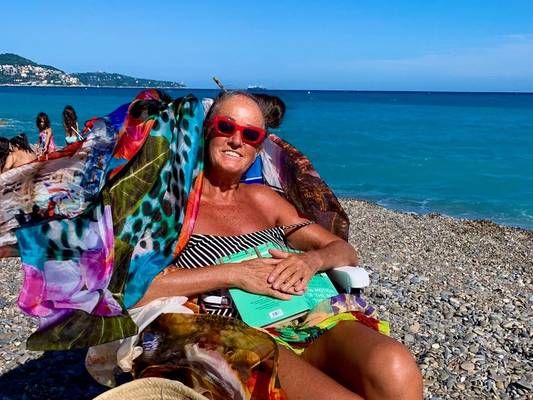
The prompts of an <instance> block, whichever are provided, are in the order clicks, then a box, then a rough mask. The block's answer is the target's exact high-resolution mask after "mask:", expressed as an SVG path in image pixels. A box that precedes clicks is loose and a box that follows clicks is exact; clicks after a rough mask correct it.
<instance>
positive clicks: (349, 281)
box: [328, 267, 370, 293]
mask: <svg viewBox="0 0 533 400" xmlns="http://www.w3.org/2000/svg"><path fill="white" fill-rule="evenodd" d="M328 275H329V277H330V278H331V279H333V280H334V281H335V282H337V283H338V284H339V285H340V286H341V287H342V288H344V289H346V291H347V292H348V293H350V289H351V288H355V289H362V288H364V287H367V286H368V285H369V284H370V279H369V277H368V272H367V271H366V270H365V269H364V268H361V267H337V268H332V269H330V270H328Z"/></svg>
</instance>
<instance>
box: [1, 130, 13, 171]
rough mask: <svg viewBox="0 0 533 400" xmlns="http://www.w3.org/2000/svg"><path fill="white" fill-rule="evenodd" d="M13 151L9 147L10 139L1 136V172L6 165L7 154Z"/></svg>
mask: <svg viewBox="0 0 533 400" xmlns="http://www.w3.org/2000/svg"><path fill="white" fill-rule="evenodd" d="M9 153H11V150H10V148H9V139H8V138H5V137H0V174H1V173H2V170H3V169H4V166H5V165H6V159H7V156H8V155H9Z"/></svg>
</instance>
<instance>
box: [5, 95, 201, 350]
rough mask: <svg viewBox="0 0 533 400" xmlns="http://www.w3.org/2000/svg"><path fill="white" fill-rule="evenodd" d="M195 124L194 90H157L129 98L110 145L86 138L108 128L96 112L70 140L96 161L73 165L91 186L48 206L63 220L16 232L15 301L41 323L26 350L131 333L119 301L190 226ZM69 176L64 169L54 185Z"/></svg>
mask: <svg viewBox="0 0 533 400" xmlns="http://www.w3.org/2000/svg"><path fill="white" fill-rule="evenodd" d="M202 123H203V106H202V104H201V103H200V102H199V101H198V100H197V99H196V98H194V97H193V96H189V97H186V98H183V99H177V100H175V101H173V100H172V99H171V98H170V97H169V96H168V95H167V94H165V93H163V92H160V91H156V90H147V91H145V92H142V93H141V94H139V95H138V96H137V98H136V99H135V100H134V101H133V102H132V103H131V105H130V106H129V110H128V113H127V116H126V118H125V121H124V123H123V126H122V128H121V131H120V134H119V135H118V140H115V142H114V143H113V144H114V145H113V146H95V144H92V143H91V139H90V138H91V137H92V136H95V135H96V136H97V137H100V136H102V137H108V138H115V139H116V137H117V135H116V133H115V131H114V128H113V127H112V126H111V125H110V124H109V123H106V120H105V118H104V119H103V120H102V119H97V120H96V121H95V122H94V125H93V127H92V130H91V132H89V133H88V138H87V139H86V140H85V141H83V142H79V143H82V144H80V146H81V147H80V148H81V149H85V148H89V149H91V150H90V151H89V150H88V152H89V153H91V151H92V152H93V153H97V154H100V153H102V154H103V155H102V159H104V160H105V162H95V163H93V164H87V165H86V168H85V169H84V172H83V173H80V176H81V178H80V181H81V182H84V180H87V181H88V182H89V183H92V184H93V186H95V189H94V190H93V191H92V192H90V194H91V195H92V197H93V198H91V199H89V198H88V197H89V196H88V195H86V196H85V197H83V199H82V200H84V201H82V200H78V198H79V197H81V196H78V198H76V197H74V200H72V199H71V200H70V201H67V200H65V202H66V203H67V206H68V207H67V206H65V207H63V208H62V207H58V206H56V207H48V208H47V210H48V214H46V213H45V215H48V216H49V219H53V218H64V219H59V220H52V221H48V222H44V223H39V224H37V220H36V219H35V218H27V221H26V223H24V224H21V227H20V228H19V229H17V231H16V234H17V239H18V244H19V248H20V254H21V259H22V265H23V268H24V271H25V280H24V284H23V288H22V291H21V294H20V297H19V306H20V307H21V309H22V310H24V311H25V312H27V313H28V314H30V315H33V316H37V317H39V322H40V323H39V329H38V330H37V332H35V333H34V334H33V335H32V336H31V337H30V338H29V339H28V343H27V347H28V349H34V350H51V349H70V348H86V347H89V346H93V345H97V344H99V343H105V342H109V341H113V340H116V339H121V338H124V337H127V336H131V335H133V334H135V333H136V331H137V327H136V325H135V324H134V323H133V321H132V320H131V318H130V317H129V315H128V312H127V308H129V307H131V306H132V305H134V304H135V303H136V302H137V301H138V300H139V299H140V298H141V297H142V295H143V294H144V292H145V291H146V289H147V288H148V285H149V284H150V282H151V281H152V279H153V277H154V276H155V275H157V274H158V273H159V272H160V271H161V270H162V269H163V268H165V267H166V266H167V265H168V264H169V263H170V262H171V261H172V259H173V258H174V257H175V255H176V254H177V253H179V251H180V250H181V248H182V247H183V246H184V245H185V244H186V243H187V241H188V238H189V235H190V233H191V231H192V227H193V226H194V216H195V215H196V211H197V207H198V204H199V195H200V184H201V182H202V179H201V174H202V168H203V137H202ZM106 134H107V136H106ZM106 143H107V142H106ZM115 143H116V145H115ZM77 144H78V143H75V144H73V145H72V146H75V145H77ZM74 153H75V154H79V151H78V152H76V151H75V152H74ZM58 160H61V162H62V163H63V164H64V168H63V169H64V170H65V171H71V170H74V169H76V167H77V165H78V164H76V160H77V159H76V157H74V158H73V157H67V156H64V157H61V158H59V159H58ZM58 162H59V161H58ZM43 163H44V164H46V165H47V169H52V168H53V166H49V168H48V164H47V162H43ZM40 168H41V167H40V163H36V164H29V165H28V166H26V168H25V169H24V170H26V169H27V170H30V171H32V173H33V175H31V174H28V176H27V177H26V180H25V182H27V183H28V184H29V185H30V186H31V185H36V184H37V182H35V181H34V180H32V176H35V170H37V171H39V169H40ZM98 171H99V175H98V177H96V178H94V179H93V178H92V176H93V175H94V174H95V173H96V172H98ZM72 181H73V179H71V178H70V177H69V178H68V179H66V180H64V181H61V182H60V183H58V186H68V185H71V184H72ZM98 189H100V190H98ZM48 196H49V197H52V191H49V193H48ZM43 197H44V198H46V194H45V195H43ZM62 198H63V197H62ZM2 199H3V198H2ZM75 200H76V201H75ZM72 204H74V205H78V207H74V206H72ZM89 204H90V206H89V207H87V206H88V205H89ZM84 207H85V210H84ZM32 209H33V208H32ZM50 209H52V211H49V210H50ZM63 209H67V211H68V213H67V212H63ZM15 210H16V209H15ZM10 212H13V211H12V210H11V211H10ZM17 212H20V211H19V210H16V211H15V212H14V213H15V214H16V213H17ZM28 214H29V215H30V216H33V214H31V213H26V214H24V215H28ZM37 214H38V215H40V213H37ZM18 220H20V218H19V219H17V221H18ZM39 222H41V221H39Z"/></svg>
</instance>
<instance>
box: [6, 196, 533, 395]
mask: <svg viewBox="0 0 533 400" xmlns="http://www.w3.org/2000/svg"><path fill="white" fill-rule="evenodd" d="M340 201H341V204H342V206H343V207H344V209H345V211H346V213H347V214H348V216H349V218H350V224H351V229H350V237H349V242H350V243H351V244H352V245H354V246H355V247H356V249H357V250H358V254H359V259H360V262H359V265H361V266H364V267H365V268H366V269H367V270H368V272H369V275H370V279H371V284H370V286H369V287H368V288H366V289H365V290H364V292H363V295H362V297H363V299H365V300H366V301H368V302H369V303H370V304H372V305H374V306H375V307H376V308H377V309H378V311H379V315H380V317H381V318H382V319H384V320H387V321H389V323H390V324H391V336H392V337H394V338H395V339H397V340H399V341H401V342H402V343H404V344H405V345H406V346H407V347H409V349H410V350H411V351H412V353H413V355H414V357H415V359H416V361H417V363H418V365H419V367H420V369H421V371H422V374H423V376H424V395H425V398H432V399H454V398H458V399H479V398H495V399H509V398H513V399H527V398H530V396H533V366H532V365H531V362H530V361H529V358H528V357H530V355H531V339H532V337H533V290H532V287H533V285H532V284H533V231H529V230H525V229H522V228H512V227H506V226H502V225H498V224H496V223H494V222H492V221H489V220H468V219H456V218H452V217H447V216H444V215H441V214H436V213H432V214H412V213H404V212H400V211H393V210H389V209H386V208H384V207H382V206H379V205H377V204H375V203H370V202H368V201H364V200H357V199H349V198H341V199H340ZM22 279H23V272H22V268H21V267H20V260H19V259H17V258H11V259H0V282H1V283H2V284H3V287H4V288H5V289H4V291H3V292H2V295H0V393H5V394H7V397H6V398H7V399H22V398H28V399H32V398H86V399H91V398H92V397H95V396H96V395H97V394H99V393H101V392H102V391H105V388H104V387H102V386H100V385H98V384H96V383H95V382H92V378H91V377H90V376H89V375H88V374H87V372H86V371H85V370H84V366H83V355H84V351H81V350H80V351H69V352H59V351H56V352H46V353H42V352H29V351H26V350H25V348H24V340H25V339H26V338H27V337H28V335H29V334H30V333H31V332H32V331H33V330H34V329H35V328H36V321H35V320H34V319H31V318H29V317H27V316H26V315H24V314H23V313H22V311H20V310H19V309H18V306H17V305H16V298H17V296H18V292H19V290H20V285H21V282H22ZM8 382H9V384H8ZM62 393H64V397H61V396H62V395H61V394H62ZM9 396H11V397H9ZM24 396H25V397H24ZM78 396H79V397H78Z"/></svg>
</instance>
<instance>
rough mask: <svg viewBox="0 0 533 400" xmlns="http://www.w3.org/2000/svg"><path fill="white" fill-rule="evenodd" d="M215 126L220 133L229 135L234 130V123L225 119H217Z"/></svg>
mask: <svg viewBox="0 0 533 400" xmlns="http://www.w3.org/2000/svg"><path fill="white" fill-rule="evenodd" d="M217 128H218V130H219V132H220V133H223V134H226V135H230V134H232V133H233V132H235V125H234V124H232V123H231V122H227V121H218V123H217Z"/></svg>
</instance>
